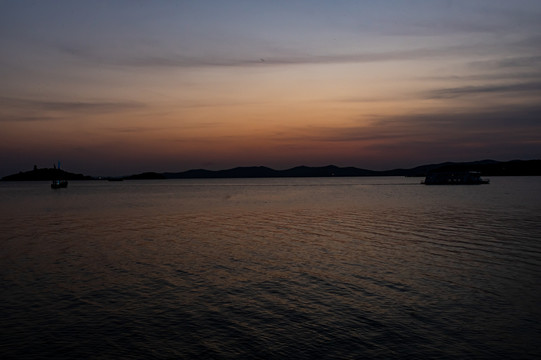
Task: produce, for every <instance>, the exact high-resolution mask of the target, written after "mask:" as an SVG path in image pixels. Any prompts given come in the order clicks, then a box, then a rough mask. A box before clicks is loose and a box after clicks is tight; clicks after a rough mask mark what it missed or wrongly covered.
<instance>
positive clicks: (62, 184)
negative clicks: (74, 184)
mask: <svg viewBox="0 0 541 360" xmlns="http://www.w3.org/2000/svg"><path fill="white" fill-rule="evenodd" d="M54 169H55V172H56V174H57V177H61V176H60V175H61V173H62V171H61V170H60V161H59V162H58V168H57V167H56V166H54ZM64 177H65V173H64ZM67 187H68V180H65V179H63V180H59V179H54V180H53V182H52V183H51V189H62V188H67Z"/></svg>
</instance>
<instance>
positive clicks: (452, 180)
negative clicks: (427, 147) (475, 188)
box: [421, 171, 490, 185]
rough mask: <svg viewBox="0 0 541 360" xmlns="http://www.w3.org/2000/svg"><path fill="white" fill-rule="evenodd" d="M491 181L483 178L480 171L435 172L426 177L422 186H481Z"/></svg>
mask: <svg viewBox="0 0 541 360" xmlns="http://www.w3.org/2000/svg"><path fill="white" fill-rule="evenodd" d="M489 182H490V180H485V179H482V178H481V173H480V172H478V171H456V172H434V173H430V174H427V175H426V178H425V180H424V181H422V182H421V184H425V185H480V184H488V183H489Z"/></svg>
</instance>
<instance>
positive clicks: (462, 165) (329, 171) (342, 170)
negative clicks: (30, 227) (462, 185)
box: [2, 160, 541, 181]
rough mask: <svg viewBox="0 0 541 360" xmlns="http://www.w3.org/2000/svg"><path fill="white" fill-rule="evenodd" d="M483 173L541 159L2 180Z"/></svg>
mask: <svg viewBox="0 0 541 360" xmlns="http://www.w3.org/2000/svg"><path fill="white" fill-rule="evenodd" d="M440 171H442V172H443V171H447V172H448V171H455V172H458V171H479V172H480V173H481V174H482V175H483V176H541V160H512V161H495V160H481V161H473V162H445V163H440V164H429V165H421V166H417V167H414V168H411V169H393V170H384V171H374V170H367V169H359V168H356V167H338V166H334V165H328V166H322V167H310V166H297V167H293V168H291V169H287V170H274V169H271V168H268V167H265V166H250V167H237V168H233V169H228V170H216V171H213V170H204V169H194V170H188V171H183V172H163V173H158V172H143V173H140V174H134V175H127V176H115V177H111V176H89V175H83V174H74V173H70V172H68V171H64V170H61V169H57V168H52V169H51V168H42V169H38V168H36V167H35V168H34V169H33V170H30V171H26V172H19V173H17V174H12V175H8V176H4V177H3V178H2V181H46V180H53V179H65V180H156V179H216V178H280V177H333V176H335V177H357V176H408V177H424V176H426V174H428V173H429V172H440Z"/></svg>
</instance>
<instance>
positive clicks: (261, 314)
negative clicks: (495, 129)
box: [0, 177, 541, 359]
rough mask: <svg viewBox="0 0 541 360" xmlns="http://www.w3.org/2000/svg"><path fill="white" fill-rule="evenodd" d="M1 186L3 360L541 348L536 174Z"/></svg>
mask: <svg viewBox="0 0 541 360" xmlns="http://www.w3.org/2000/svg"><path fill="white" fill-rule="evenodd" d="M420 180H421V179H419V178H402V177H377V178H307V179H301V178H295V179H215V180H166V181H123V182H104V181H87V182H84V181H81V182H75V181H72V182H70V184H69V187H68V188H67V189H60V190H52V189H50V187H49V183H47V182H18V183H9V182H3V183H0V201H1V202H0V225H1V233H0V276H1V285H0V286H1V294H0V316H1V317H0V319H1V325H0V329H1V336H0V352H1V354H2V358H3V359H8V358H15V359H25V358H28V359H36V358H56V359H61V358H65V359H83V358H84V359H91V358H95V359H136V358H148V359H152V358H154V359H315V358H319V359H363V358H367V359H392V358H396V359H403V358H408V359H457V358H462V359H538V358H539V357H540V356H541V345H540V344H541V341H540V340H541V306H540V305H541V177H493V178H491V183H490V184H489V185H479V186H425V185H420V184H419V182H420Z"/></svg>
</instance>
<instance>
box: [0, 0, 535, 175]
mask: <svg viewBox="0 0 541 360" xmlns="http://www.w3.org/2000/svg"><path fill="white" fill-rule="evenodd" d="M539 19H541V2H540V1H537V0H536V1H523V0H517V1H507V0H505V1H504V0H490V1H488V0H487V1H452V0H448V1H432V0H431V1H353V0H351V1H347V0H337V1H314V0H310V1H308V0H306V1H292V0H290V1H279V0H277V1H240V0H231V1H152V2H151V1H135V0H134V1H112V0H108V1H74V0H70V1H24V0H22V1H2V0H0V48H1V49H2V51H1V53H0V79H1V85H0V130H1V131H0V164H1V166H0V176H4V175H8V174H10V173H14V172H18V171H21V170H28V169H31V168H32V166H33V165H34V164H35V165H37V166H38V167H50V166H52V164H53V163H55V162H56V161H58V160H60V161H62V163H63V165H64V167H65V168H66V169H67V170H69V171H74V172H83V173H85V174H91V175H126V174H131V173H136V172H143V171H149V170H153V171H181V170H187V169H190V168H207V169H225V168H231V167H235V166H249V165H266V166H270V167H273V168H276V169H284V168H288V167H292V166H296V165H313V166H320V165H327V164H335V165H347V166H357V167H361V168H368V169H375V170H378V169H390V168H396V167H412V166H416V165H420V164H423V163H431V162H442V161H448V160H450V161H469V160H479V159H485V158H491V159H496V160H511V159H516V158H521V159H534V158H536V159H538V158H541V21H539Z"/></svg>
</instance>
